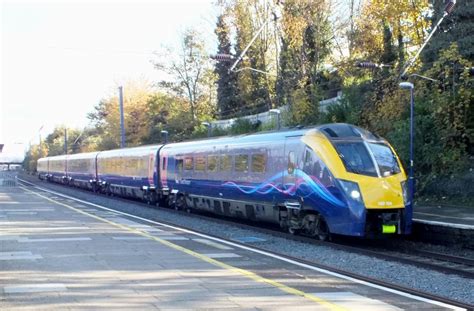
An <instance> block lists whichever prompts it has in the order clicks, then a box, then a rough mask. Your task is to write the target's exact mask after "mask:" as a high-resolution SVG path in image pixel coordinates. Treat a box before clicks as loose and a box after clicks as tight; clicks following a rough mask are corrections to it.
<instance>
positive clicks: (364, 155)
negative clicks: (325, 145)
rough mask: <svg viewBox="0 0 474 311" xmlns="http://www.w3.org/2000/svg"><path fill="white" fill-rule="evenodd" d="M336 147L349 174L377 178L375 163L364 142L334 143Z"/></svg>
mask: <svg viewBox="0 0 474 311" xmlns="http://www.w3.org/2000/svg"><path fill="white" fill-rule="evenodd" d="M334 146H335V147H336V150H337V152H338V153H339V157H340V158H341V160H342V162H343V163H344V166H345V167H346V170H347V171H348V172H351V173H354V174H362V175H369V176H377V170H376V168H375V166H374V162H373V161H372V158H371V156H370V154H369V151H368V150H367V148H366V147H365V144H364V143H363V142H345V141H343V142H334Z"/></svg>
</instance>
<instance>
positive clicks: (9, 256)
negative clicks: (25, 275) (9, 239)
mask: <svg viewBox="0 0 474 311" xmlns="http://www.w3.org/2000/svg"><path fill="white" fill-rule="evenodd" d="M42 258H43V257H42V256H41V255H33V254H32V253H31V252H1V253H0V260H34V259H42Z"/></svg>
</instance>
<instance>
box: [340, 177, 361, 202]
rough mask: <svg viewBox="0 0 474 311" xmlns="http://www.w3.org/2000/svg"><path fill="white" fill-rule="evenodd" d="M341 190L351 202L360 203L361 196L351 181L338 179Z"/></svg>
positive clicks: (357, 187)
mask: <svg viewBox="0 0 474 311" xmlns="http://www.w3.org/2000/svg"><path fill="white" fill-rule="evenodd" d="M339 183H340V184H341V187H342V190H344V192H345V194H346V195H347V196H348V197H349V198H350V199H351V200H353V201H356V202H359V203H362V195H361V193H360V189H359V185H358V184H357V183H355V182H352V181H347V180H342V179H339Z"/></svg>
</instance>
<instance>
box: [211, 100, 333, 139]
mask: <svg viewBox="0 0 474 311" xmlns="http://www.w3.org/2000/svg"><path fill="white" fill-rule="evenodd" d="M341 98H342V92H341V91H339V92H337V96H336V97H333V98H329V99H325V100H322V101H320V102H319V110H320V111H321V112H325V111H326V110H327V108H328V107H329V106H331V105H334V104H337V103H339V101H340V100H341ZM278 109H279V110H280V118H281V120H283V119H282V118H283V117H284V115H285V114H287V113H288V105H285V106H281V107H279V108H278ZM237 119H240V120H248V121H250V122H252V123H257V122H260V123H261V124H268V123H271V122H273V120H275V113H272V112H269V111H266V112H261V113H257V114H253V115H250V116H245V117H240V118H232V119H226V120H217V121H212V122H211V123H212V127H213V128H220V129H223V130H226V129H228V128H229V127H231V126H232V125H233V124H234V123H235V121H236V120H237Z"/></svg>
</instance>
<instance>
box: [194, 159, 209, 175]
mask: <svg viewBox="0 0 474 311" xmlns="http://www.w3.org/2000/svg"><path fill="white" fill-rule="evenodd" d="M195 161H196V165H195V167H194V169H195V170H196V171H197V172H204V171H205V170H206V158H205V157H203V156H199V157H196V159H195Z"/></svg>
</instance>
